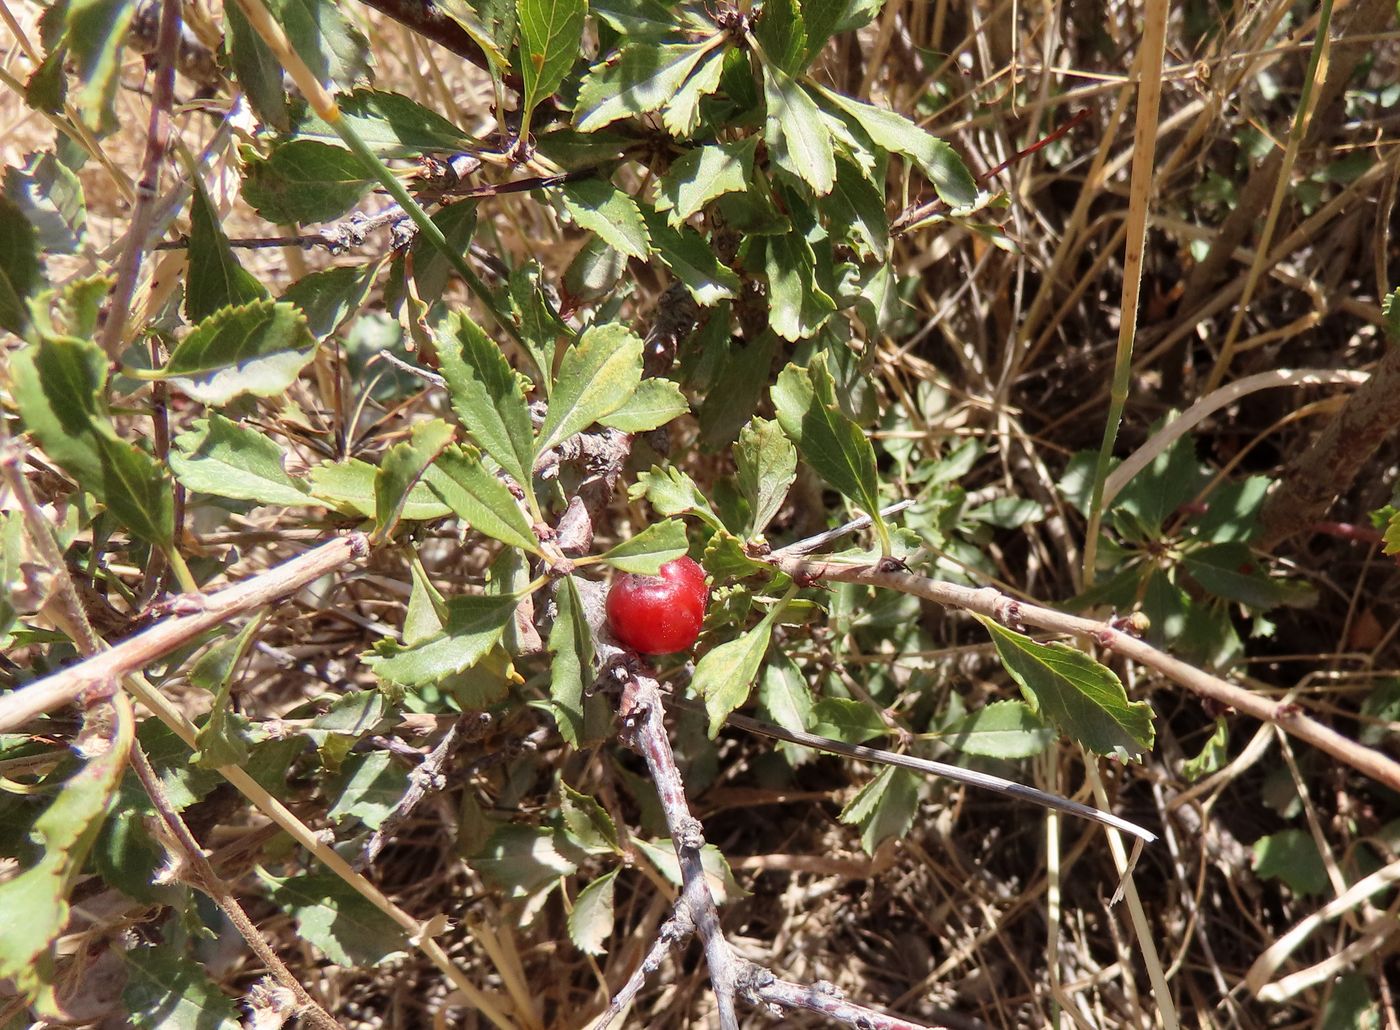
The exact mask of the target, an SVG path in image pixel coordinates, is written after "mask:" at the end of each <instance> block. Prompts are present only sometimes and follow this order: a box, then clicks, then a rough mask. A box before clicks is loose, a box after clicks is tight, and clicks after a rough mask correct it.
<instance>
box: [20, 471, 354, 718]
mask: <svg viewBox="0 0 1400 1030" xmlns="http://www.w3.org/2000/svg"><path fill="white" fill-rule="evenodd" d="M7 467H8V466H7ZM368 548H369V544H368V542H367V541H366V540H365V537H364V535H363V534H362V533H351V534H349V535H348V536H344V537H338V538H336V539H334V540H330V541H328V542H327V543H324V544H322V545H321V546H320V547H317V548H315V549H314V550H311V551H308V552H306V553H305V554H302V555H299V556H298V557H296V558H293V559H292V560H290V561H288V562H284V563H283V564H281V565H278V566H275V567H274V568H271V569H268V570H266V571H265V572H260V573H258V574H257V575H256V576H253V577H251V578H249V579H246V580H244V581H243V582H241V583H238V584H235V585H234V586H231V587H228V588H226V589H224V590H221V591H219V592H218V593H216V594H209V595H206V596H203V597H200V598H187V599H184V600H185V601H188V602H189V603H191V604H194V605H197V606H198V610H197V611H194V612H191V613H187V614H175V615H172V616H171V617H169V618H166V619H163V620H161V621H160V622H158V623H156V624H155V625H154V626H152V627H151V628H150V629H148V630H145V631H144V632H141V633H138V634H137V635H136V636H134V637H129V638H127V639H126V640H124V641H122V642H121V643H120V644H117V645H116V646H115V647H113V648H111V649H110V650H107V651H102V652H100V653H98V652H96V645H94V646H93V649H92V650H91V651H88V653H89V655H90V657H88V658H87V659H86V660H85V661H82V662H79V663H78V664H77V665H72V666H69V667H68V668H66V669H62V670H60V671H58V672H56V673H54V674H53V675H51V676H46V677H44V678H43V679H41V680H37V681H35V682H34V683H31V684H29V685H28V686H25V687H23V688H21V689H19V690H16V691H14V692H12V693H9V694H6V695H5V696H4V697H0V732H3V733H8V732H10V731H12V730H14V729H15V728H16V727H19V726H22V725H24V724H25V723H26V722H28V721H29V720H30V719H32V718H34V717H35V716H37V715H40V714H42V713H44V712H50V711H53V710H54V709H55V708H58V707H60V706H62V705H65V704H68V703H69V702H71V701H72V700H73V699H74V698H76V697H77V696H78V695H79V694H80V693H82V691H83V690H84V689H86V688H88V687H91V686H93V685H95V684H98V683H103V682H106V681H109V680H114V679H120V678H121V677H122V676H125V675H127V674H128V673H131V672H136V671H139V670H141V669H143V668H145V667H146V666H147V665H149V664H150V663H151V662H154V661H156V660H157V659H159V658H162V657H164V656H165V655H167V654H169V653H170V652H171V651H174V650H175V649H176V648H178V647H180V646H181V645H183V644H186V643H189V642H190V641H192V640H194V639H195V638H197V637H198V636H200V635H201V634H203V633H205V632H208V631H209V630H211V629H214V628H216V627H218V626H221V625H223V624H224V623H226V622H227V621H228V620H229V619H232V618H234V617H236V616H238V615H241V614H243V613H244V612H248V611H252V610H254V609H257V608H262V607H264V606H265V605H268V604H271V603H272V602H274V601H278V600H281V599H282V598H284V597H287V596H289V595H291V594H294V593H296V591H298V590H300V589H301V588H302V587H304V586H305V585H306V584H308V583H311V582H314V581H315V580H317V579H319V578H321V577H322V576H324V575H326V574H327V573H329V572H334V571H335V570H336V569H339V568H341V567H342V566H344V565H346V564H347V563H349V562H351V561H354V560H356V559H359V558H362V557H364V555H365V554H367V553H368ZM56 568H63V565H62V564H61V556H60V564H59V565H58V566H56ZM179 603H180V601H177V604H179ZM79 610H81V609H79Z"/></svg>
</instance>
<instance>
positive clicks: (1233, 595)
mask: <svg viewBox="0 0 1400 1030" xmlns="http://www.w3.org/2000/svg"><path fill="white" fill-rule="evenodd" d="M1260 564H1261V559H1259V558H1256V557H1255V556H1254V554H1253V552H1251V551H1250V549H1249V547H1248V545H1246V544H1242V543H1225V544H1212V545H1210V546H1209V547H1201V548H1196V549H1193V550H1189V551H1187V552H1186V553H1185V554H1183V555H1182V557H1181V568H1182V570H1183V571H1184V572H1186V574H1187V575H1189V576H1190V577H1191V578H1192V579H1194V580H1195V581H1196V582H1197V583H1199V584H1200V585H1201V586H1202V587H1204V588H1205V589H1206V590H1207V591H1208V592H1209V593H1212V594H1214V595H1215V596H1216V597H1223V598H1225V599H1226V600H1229V601H1238V602H1239V603H1240V604H1244V605H1248V606H1249V607H1251V608H1256V609H1259V610H1260V611H1268V610H1269V609H1271V608H1277V607H1279V606H1280V605H1295V606H1305V605H1309V604H1312V603H1313V602H1314V601H1316V600H1317V592H1316V591H1315V590H1314V589H1313V588H1312V587H1311V586H1310V585H1309V584H1308V583H1305V582H1303V581H1302V580H1296V579H1279V578H1276V577H1272V576H1270V575H1268V573H1267V571H1266V570H1265V569H1263V568H1261V567H1260Z"/></svg>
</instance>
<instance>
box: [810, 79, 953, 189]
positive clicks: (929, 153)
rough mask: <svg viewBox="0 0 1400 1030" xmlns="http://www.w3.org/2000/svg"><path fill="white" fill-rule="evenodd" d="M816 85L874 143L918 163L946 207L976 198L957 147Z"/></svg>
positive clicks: (898, 117)
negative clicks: (955, 148)
mask: <svg viewBox="0 0 1400 1030" xmlns="http://www.w3.org/2000/svg"><path fill="white" fill-rule="evenodd" d="M818 89H821V93H822V96H823V97H824V98H825V99H826V100H827V101H828V102H829V103H830V104H831V105H832V106H834V107H835V108H837V109H838V110H840V111H842V112H844V113H845V114H846V115H848V116H850V118H851V119H852V120H854V121H855V123H856V124H857V125H859V126H860V128H861V129H862V130H864V132H865V134H866V135H867V136H869V137H870V139H871V140H872V141H873V142H874V143H875V145H876V146H879V147H883V148H884V149H886V150H889V151H892V152H893V153H896V154H903V155H904V156H905V157H907V158H909V159H910V160H911V161H913V162H914V163H915V164H916V165H918V167H919V170H920V171H921V172H923V173H924V176H925V177H926V178H927V179H928V181H929V182H930V183H931V184H932V185H933V188H934V190H935V191H936V192H937V193H938V196H939V197H940V198H941V199H942V200H943V202H944V203H946V204H947V205H948V206H949V207H951V208H953V209H955V210H956V209H957V208H962V207H968V206H970V205H972V204H973V203H975V202H976V200H977V182H976V180H974V179H973V178H972V173H971V172H969V171H968V170H967V165H965V164H963V160H962V158H960V157H959V156H958V154H957V151H955V150H954V149H953V148H952V147H950V146H948V144H946V143H944V142H943V141H942V140H941V139H938V138H937V137H936V136H933V135H931V134H930V133H927V132H925V131H924V130H923V129H921V128H919V127H918V126H917V125H915V124H914V123H913V122H911V121H910V120H909V119H908V118H905V117H904V116H903V115H899V114H896V113H895V112H893V111H887V110H885V109H884V108H880V107H875V106H874V105H872V104H866V103H862V102H861V101H859V100H855V99H853V98H851V97H847V96H842V95H841V94H840V93H837V92H835V91H833V90H829V89H824V88H822V87H818Z"/></svg>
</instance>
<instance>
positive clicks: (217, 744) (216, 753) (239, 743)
mask: <svg viewBox="0 0 1400 1030" xmlns="http://www.w3.org/2000/svg"><path fill="white" fill-rule="evenodd" d="M261 622H262V619H261V618H260V617H255V618H252V619H249V620H248V624H247V625H246V626H244V627H243V629H242V630H240V631H239V633H238V635H237V636H235V637H234V638H233V639H232V640H225V641H221V642H219V643H217V644H215V645H214V646H213V647H211V648H210V649H209V650H208V651H206V652H205V653H204V654H203V655H202V656H201V657H200V659H199V661H198V662H196V663H195V665H194V668H193V669H191V670H190V682H191V683H193V684H194V685H195V686H197V687H201V688H203V689H204V690H207V691H209V693H211V694H213V695H214V702H213V704H212V705H210V707H209V718H208V719H206V720H205V722H204V725H203V726H201V727H200V728H199V732H198V733H196V734H195V738H194V742H195V747H196V750H195V752H194V754H193V755H192V756H191V759H190V760H191V761H192V762H194V764H195V765H197V766H199V767H200V768H201V769H220V768H222V767H223V766H226V765H240V766H241V765H243V764H244V763H245V762H247V761H248V745H249V743H250V740H249V737H248V730H247V720H246V719H244V718H243V716H241V715H239V714H238V713H237V712H236V711H234V709H233V706H232V704H231V703H230V701H229V691H230V690H231V689H232V687H233V680H234V674H235V673H236V672H237V670H238V663H239V662H240V661H242V660H243V656H244V655H245V654H246V653H247V652H248V647H249V645H250V644H252V642H253V638H254V636H256V634H257V632H258V626H259V625H260V624H261Z"/></svg>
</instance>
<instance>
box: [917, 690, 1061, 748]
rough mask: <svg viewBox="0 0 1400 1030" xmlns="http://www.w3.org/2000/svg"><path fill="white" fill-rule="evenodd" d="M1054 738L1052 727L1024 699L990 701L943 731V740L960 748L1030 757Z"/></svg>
mask: <svg viewBox="0 0 1400 1030" xmlns="http://www.w3.org/2000/svg"><path fill="white" fill-rule="evenodd" d="M1054 739H1055V734H1054V731H1053V730H1051V729H1050V727H1049V726H1046V725H1045V722H1044V721H1043V720H1042V719H1041V718H1040V717H1039V716H1038V715H1036V714H1035V712H1033V711H1031V709H1030V706H1029V705H1027V704H1026V703H1025V702H1024V701H993V702H992V703H991V704H989V705H987V706H986V707H985V708H981V709H979V710H977V711H975V712H969V713H968V714H967V715H965V716H963V717H962V718H961V719H958V720H957V721H956V722H954V723H953V724H952V725H951V726H948V727H947V728H946V729H944V731H943V740H944V741H946V742H947V743H948V744H950V745H951V746H953V747H955V748H957V749H958V750H959V751H961V752H963V753H964V754H969V755H985V756H986V757H988V758H1003V759H1013V758H1030V757H1031V756H1032V755H1038V754H1040V753H1041V752H1042V751H1044V750H1045V749H1046V748H1047V747H1049V746H1050V744H1051V743H1052V742H1053V741H1054Z"/></svg>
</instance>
